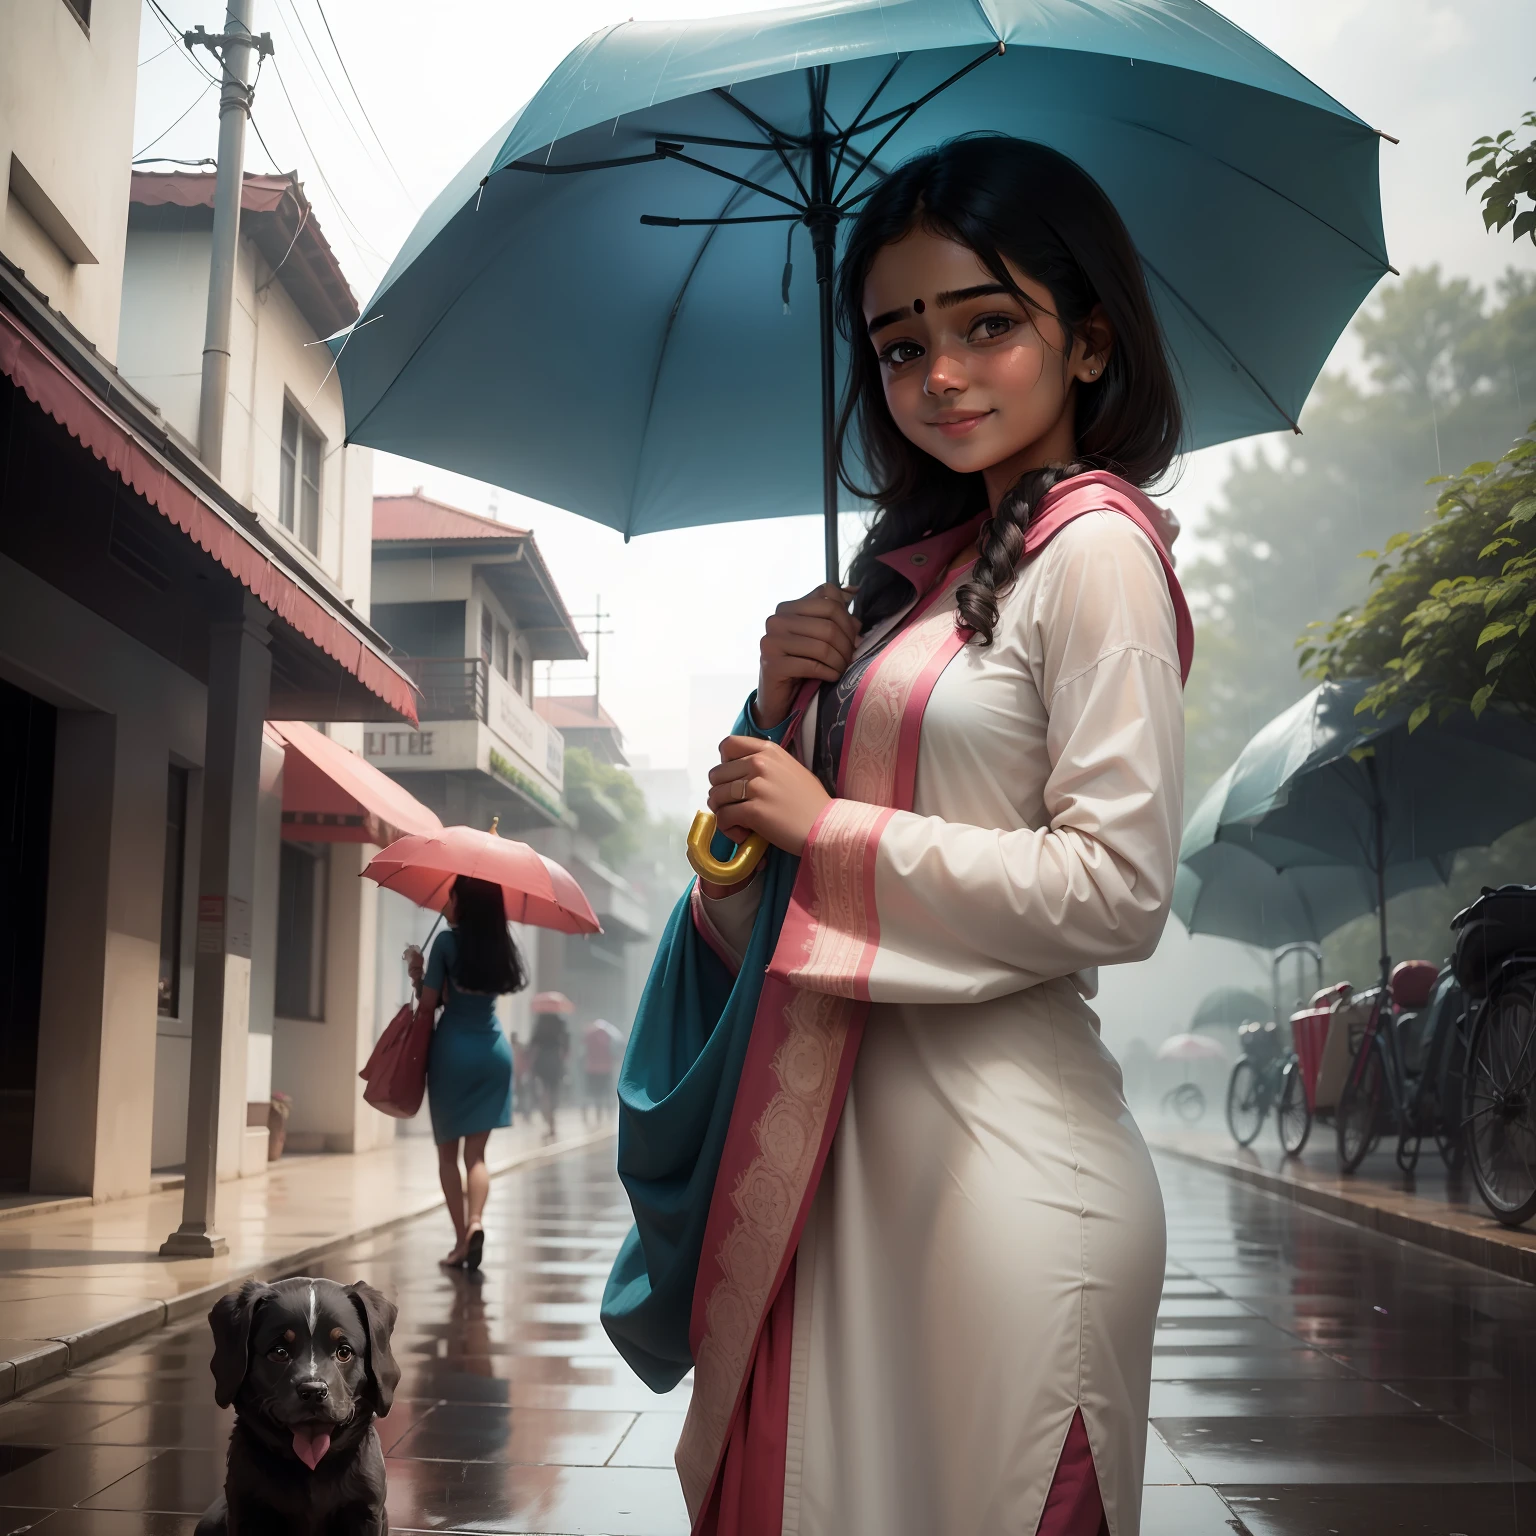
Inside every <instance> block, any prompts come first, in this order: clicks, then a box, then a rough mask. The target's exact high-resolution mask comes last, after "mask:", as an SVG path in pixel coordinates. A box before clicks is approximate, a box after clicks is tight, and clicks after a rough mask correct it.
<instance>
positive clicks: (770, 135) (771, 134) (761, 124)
mask: <svg viewBox="0 0 1536 1536" xmlns="http://www.w3.org/2000/svg"><path fill="white" fill-rule="evenodd" d="M715 95H716V96H718V97H719V98H720V99H721V100H722V101H724V102H727V103H728V104H729V105H731V106H733V107H735V108H736V110H737V111H738V112H740V113H742V114H743V115H744V116H745V117H746V119H747V121H748V122H750V123H751V124H752V125H753V126H754V127H755V128H758V129H760V130H761V132H762V133H763V134H764V136H765V137H766V138H767V141H768V143H769V145H770V146H771V147H772V149H773V152H774V154H776V155H777V156H778V157H779V164H780V165H782V166H783V167H784V170H785V172H786V174H787V175H788V176H789V179H790V180H791V181H792V182H794V184H795V187H796V189H797V190H798V191H799V193H800V196H801V197H802V198H803V199H804V200H805V201H806V202H807V203H808V202H810V200H811V194H810V193H809V192H808V191H807V190H806V186H805V183H804V182H803V181H801V179H800V173H799V172H798V171H797V170H796V169H795V167H794V165H793V163H792V162H791V161H790V158H789V156H788V155H787V154H785V153H784V146H785V145H786V144H788V145H791V146H793V147H795V148H799V147H801V146H802V145H803V143H804V141H803V140H802V139H800V138H799V137H798V136H797V135H795V134H790V133H784V132H782V131H781V130H780V129H778V128H775V127H774V125H773V124H772V123H770V122H768V121H767V119H766V118H762V117H759V116H758V115H757V113H755V112H754V111H753V110H752V109H751V108H750V107H747V106H744V105H743V104H742V103H741V102H739V101H737V100H736V98H735V97H734V96H732V95H731V93H730V92H729V91H726V90H722V89H721V88H720V87H719V86H716V87H715ZM684 142H686V143H693V144H710V143H719V144H722V145H727V146H732V147H735V148H738V149H761V148H762V145H761V144H748V143H746V142H744V141H741V140H734V141H733V140H730V139H719V140H711V139H698V138H693V137H691V136H689V137H687V138H685V140H684Z"/></svg>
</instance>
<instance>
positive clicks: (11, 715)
mask: <svg viewBox="0 0 1536 1536" xmlns="http://www.w3.org/2000/svg"><path fill="white" fill-rule="evenodd" d="M56 720H57V715H56V711H55V710H54V708H53V706H52V705H51V704H45V703H44V702H43V701H42V700H41V699H36V698H33V696H32V695H31V694H30V693H25V692H23V691H22V690H21V689H20V688H14V687H12V686H11V685H10V684H9V683H7V682H3V681H0V1190H3V1191H6V1192H16V1191H20V1190H25V1189H26V1188H27V1184H28V1180H29V1178H30V1175H31V1170H32V1106H33V1101H34V1099H35V1097H36V1085H37V1024H38V1016H39V1013H40V1011H41V1007H42V997H43V935H44V932H45V929H46V926H47V916H46V913H47V904H48V840H49V833H50V830H51V828H52V825H53V817H52V810H53V748H54V734H55V726H56Z"/></svg>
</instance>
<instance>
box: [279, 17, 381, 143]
mask: <svg viewBox="0 0 1536 1536" xmlns="http://www.w3.org/2000/svg"><path fill="white" fill-rule="evenodd" d="M288 9H289V11H290V12H291V13H292V16H293V19H294V21H295V22H296V23H297V24H298V28H299V32H300V34H301V35H302V36H303V38H304V42H305V44H306V45H307V46H308V48H309V52H310V55H311V57H312V58H313V59H314V61H315V68H316V69H318V70H319V71H320V74H321V76H322V78H323V79H324V80H325V84H326V89H327V90H329V91H330V93H331V100H332V101H334V102H335V103H336V105H337V107H338V108H339V109H340V111H341V120H342V122H343V123H345V124H346V126H347V127H348V128H349V129H350V130H351V133H352V137H353V138H355V139H356V140H357V142H358V146H359V148H361V150H362V151H363V153H364V154H365V155H367V156H368V158H369V159H370V160H371V159H373V151H372V150H371V149H370V148H369V147H368V143H367V141H366V140H365V139H364V138H363V136H362V134H360V133H359V132H358V131H357V124H356V123H354V122H353V121H352V116H351V113H350V112H348V110H347V104H346V103H345V102H344V101H343V100H342V99H341V92H340V91H338V90H337V89H336V83H335V82H334V81H333V80H332V79H331V77H330V76H329V75H328V74H326V71H325V65H324V64H323V63H321V61H320V50H319V49H318V48H316V47H315V40H314V39H313V38H312V37H311V36H310V35H309V28H308V27H306V26H305V25H304V18H303V17H302V16H301V15H299V8H298V6H297V5H295V4H294V3H293V0H289V5H288ZM276 14H277V17H278V19H279V20H280V21H281V20H282V12H281V11H280V10H279V11H278V12H277V13H276ZM286 25H287V24H286V23H284V26H285V28H286ZM288 41H289V42H290V43H292V44H293V53H294V57H295V58H296V59H297V60H298V61H299V66H300V67H301V68H302V69H303V71H304V73H305V74H306V75H307V76H308V77H309V83H310V84H311V85H312V86H314V87H315V94H316V95H317V96H318V95H319V94H320V82H319V81H318V80H316V79H315V74H314V70H312V69H311V68H310V67H309V65H308V64H307V63H306V62H305V60H304V55H303V53H302V52H301V51H300V49H299V45H298V39H297V38H295V37H294V35H293V33H292V32H289V33H288Z"/></svg>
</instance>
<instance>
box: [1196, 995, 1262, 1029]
mask: <svg viewBox="0 0 1536 1536" xmlns="http://www.w3.org/2000/svg"><path fill="white" fill-rule="evenodd" d="M1268 1017H1269V1004H1268V1002H1266V1001H1265V999H1264V998H1262V997H1260V996H1259V994H1258V993H1257V992H1250V991H1249V990H1248V988H1247V987H1217V988H1216V990H1215V991H1214V992H1207V993H1206V995H1205V997H1204V998H1203V999H1201V1002H1200V1006H1199V1007H1198V1008H1196V1009H1195V1016H1194V1018H1192V1019H1191V1020H1190V1021H1189V1027H1190V1029H1191V1031H1195V1030H1200V1029H1209V1028H1210V1027H1211V1026H1213V1025H1219V1024H1230V1025H1233V1026H1234V1027H1235V1026H1236V1025H1238V1024H1246V1023H1248V1021H1249V1020H1250V1019H1265V1018H1268Z"/></svg>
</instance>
